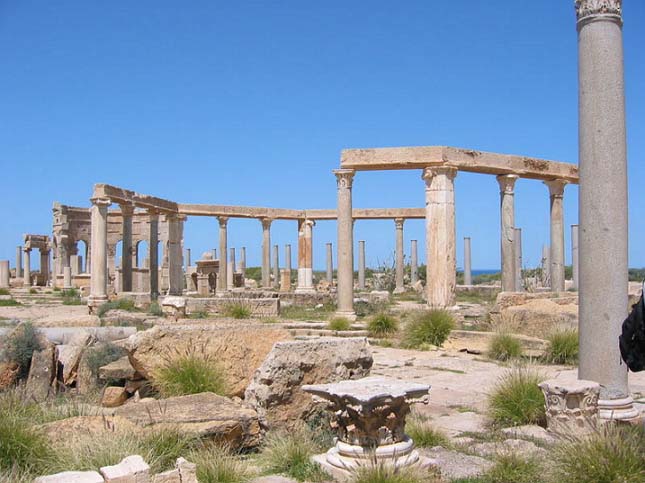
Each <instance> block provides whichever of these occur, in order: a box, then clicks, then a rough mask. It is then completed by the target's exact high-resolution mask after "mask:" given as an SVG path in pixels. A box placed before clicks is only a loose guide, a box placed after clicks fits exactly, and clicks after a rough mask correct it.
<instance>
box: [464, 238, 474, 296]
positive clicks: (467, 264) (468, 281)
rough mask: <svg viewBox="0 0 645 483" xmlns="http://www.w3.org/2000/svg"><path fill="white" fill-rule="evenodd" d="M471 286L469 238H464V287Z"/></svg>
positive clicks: (471, 268) (471, 272) (471, 271)
mask: <svg viewBox="0 0 645 483" xmlns="http://www.w3.org/2000/svg"><path fill="white" fill-rule="evenodd" d="M472 284H473V267H472V262H471V252H470V237H468V236H467V237H465V238H464V285H472Z"/></svg>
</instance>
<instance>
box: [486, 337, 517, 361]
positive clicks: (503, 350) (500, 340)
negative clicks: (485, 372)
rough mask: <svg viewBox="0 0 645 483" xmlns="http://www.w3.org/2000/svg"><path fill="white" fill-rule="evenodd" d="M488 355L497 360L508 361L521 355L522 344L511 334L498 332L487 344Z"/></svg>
mask: <svg viewBox="0 0 645 483" xmlns="http://www.w3.org/2000/svg"><path fill="white" fill-rule="evenodd" d="M488 356H489V357H490V358H491V359H495V360H498V361H508V360H509V359H517V358H518V357H521V356H522V344H521V343H520V341H519V340H517V339H516V338H515V337H513V336H512V335H511V334H507V333H503V332H499V333H497V334H495V335H494V336H493V337H492V338H491V340H490V343H489V345H488Z"/></svg>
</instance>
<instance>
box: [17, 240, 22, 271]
mask: <svg viewBox="0 0 645 483" xmlns="http://www.w3.org/2000/svg"><path fill="white" fill-rule="evenodd" d="M20 277H22V247H21V246H20V245H18V246H17V247H16V278H20Z"/></svg>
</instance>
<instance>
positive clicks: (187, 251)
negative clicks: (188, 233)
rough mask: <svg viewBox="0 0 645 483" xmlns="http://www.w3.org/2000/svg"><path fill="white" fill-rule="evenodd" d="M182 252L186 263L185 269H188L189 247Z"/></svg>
mask: <svg viewBox="0 0 645 483" xmlns="http://www.w3.org/2000/svg"><path fill="white" fill-rule="evenodd" d="M184 253H185V255H184V263H185V264H186V265H185V266H186V270H188V267H190V262H191V260H190V248H186V249H184Z"/></svg>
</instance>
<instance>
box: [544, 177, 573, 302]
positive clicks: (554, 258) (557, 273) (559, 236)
mask: <svg viewBox="0 0 645 483" xmlns="http://www.w3.org/2000/svg"><path fill="white" fill-rule="evenodd" d="M544 184H546V185H547V186H548V187H549V198H550V200H551V254H550V258H551V290H552V291H554V292H564V210H563V206H562V198H563V195H564V187H565V185H566V184H567V183H566V181H563V180H553V181H545V182H544Z"/></svg>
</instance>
